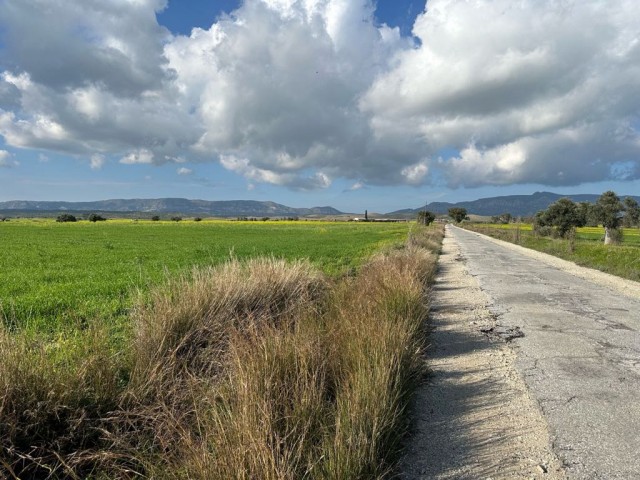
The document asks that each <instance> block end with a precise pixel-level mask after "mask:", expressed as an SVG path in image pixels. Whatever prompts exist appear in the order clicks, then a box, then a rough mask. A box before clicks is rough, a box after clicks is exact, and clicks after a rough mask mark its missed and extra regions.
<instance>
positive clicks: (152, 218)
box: [151, 215, 160, 222]
mask: <svg viewBox="0 0 640 480" xmlns="http://www.w3.org/2000/svg"><path fill="white" fill-rule="evenodd" d="M159 220H160V217H159V216H158V215H154V216H153V217H151V221H152V222H157V221H159Z"/></svg>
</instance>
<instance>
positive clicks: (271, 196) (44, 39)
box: [0, 0, 640, 212]
mask: <svg viewBox="0 0 640 480" xmlns="http://www.w3.org/2000/svg"><path fill="white" fill-rule="evenodd" d="M639 86H640V2H638V1H637V0H616V1H615V2H606V1H604V0H589V1H584V0H519V1H518V2H514V1H512V0H429V1H428V2H427V3H426V4H425V2H424V0H423V1H418V0H377V2H376V1H372V0H244V1H235V0H218V1H216V0H168V1H167V0H110V1H109V2H104V1H103V0H0V201H5V200H67V201H87V200H101V199H108V198H161V197H185V198H194V199H195V198H198V199H205V200H238V199H248V200H271V201H275V202H279V203H283V204H285V205H289V206H295V207H312V206H325V205H330V206H333V207H335V208H338V209H340V210H342V211H346V212H361V211H364V210H365V209H367V210H368V211H369V212H372V211H377V212H390V211H393V210H397V209H401V208H415V207H418V206H420V205H424V203H425V202H432V201H448V202H456V201H463V200H473V199H476V198H482V197H489V196H497V195H511V194H529V193H533V192H536V191H553V192H557V193H565V194H571V193H601V192H603V191H605V190H609V189H612V190H614V191H616V192H617V193H618V194H620V195H631V194H635V195H638V194H639V192H640V95H639V94H638V88H639Z"/></svg>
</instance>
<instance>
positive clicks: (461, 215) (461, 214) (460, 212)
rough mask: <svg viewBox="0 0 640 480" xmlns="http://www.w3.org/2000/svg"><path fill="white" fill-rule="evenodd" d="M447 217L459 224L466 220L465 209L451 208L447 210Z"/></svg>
mask: <svg viewBox="0 0 640 480" xmlns="http://www.w3.org/2000/svg"><path fill="white" fill-rule="evenodd" d="M449 216H450V217H451V218H453V220H454V221H455V222H456V223H460V222H461V221H463V220H466V219H467V218H468V217H467V209H466V208H460V207H453V208H450V209H449Z"/></svg>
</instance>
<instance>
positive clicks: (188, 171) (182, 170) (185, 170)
mask: <svg viewBox="0 0 640 480" xmlns="http://www.w3.org/2000/svg"><path fill="white" fill-rule="evenodd" d="M177 173H178V175H185V176H186V175H191V174H192V173H193V170H191V169H190V168H185V167H181V168H179V169H178V170H177Z"/></svg>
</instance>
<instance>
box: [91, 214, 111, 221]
mask: <svg viewBox="0 0 640 480" xmlns="http://www.w3.org/2000/svg"><path fill="white" fill-rule="evenodd" d="M87 220H89V221H90V222H104V221H106V220H107V219H106V218H104V217H103V216H101V215H97V214H95V213H92V214H91V215H89V216H88V217H87Z"/></svg>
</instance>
